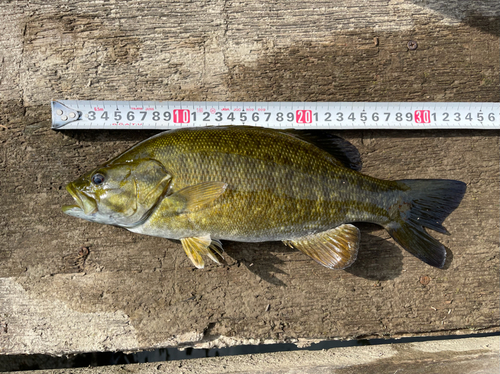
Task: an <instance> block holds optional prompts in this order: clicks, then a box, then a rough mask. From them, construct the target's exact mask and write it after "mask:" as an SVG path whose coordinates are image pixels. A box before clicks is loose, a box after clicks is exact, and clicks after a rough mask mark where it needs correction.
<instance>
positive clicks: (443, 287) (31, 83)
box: [0, 0, 500, 354]
mask: <svg viewBox="0 0 500 374" xmlns="http://www.w3.org/2000/svg"><path fill="white" fill-rule="evenodd" d="M366 3H367V5H369V6H370V9H371V10H372V11H371V12H369V13H367V12H366V11H365V8H360V6H359V5H356V4H357V3H356V2H354V1H347V0H344V1H342V2H336V3H335V5H334V4H332V3H331V2H317V1H312V0H309V1H300V2H288V3H287V5H286V6H285V5H281V3H279V2H271V3H264V2H257V1H249V2H245V3H240V2H226V1H203V2H194V3H193V2H173V1H172V2H168V5H163V6H161V5H159V4H158V3H156V2H151V1H145V0H143V1H136V2H132V3H129V4H128V5H127V7H120V6H119V5H117V4H115V3H97V2H96V3H88V2H83V1H77V0H72V1H69V2H62V1H60V0H58V1H54V2H52V3H51V4H47V3H45V2H36V1H30V2H29V3H28V2H27V1H26V2H23V1H19V2H16V3H4V4H1V5H0V20H2V22H0V25H1V26H0V27H2V30H3V31H4V32H3V34H2V37H1V40H2V44H0V48H1V49H2V51H1V55H2V56H5V57H3V65H2V69H3V70H2V85H1V86H0V94H1V96H0V108H1V109H0V124H1V125H2V126H3V127H0V144H1V148H0V175H1V177H2V178H1V179H0V185H1V189H0V196H1V201H2V203H3V209H2V211H1V212H0V227H1V230H0V240H1V243H0V244H1V245H0V327H1V328H0V352H1V353H3V354H29V353H47V354H68V353H72V352H83V351H106V350H111V351H113V350H136V349H148V348H154V347H168V346H182V345H196V346H198V347H211V346H225V345H234V344H244V343H245V344H246V343H259V342H266V341H273V342H274V341H294V342H304V341H306V342H307V341H309V340H310V339H330V338H342V339H347V338H357V337H358V338H359V337H380V336H392V337H399V336H408V335H409V336H415V335H417V336H418V335H421V334H424V335H429V334H450V333H464V332H467V333H468V332H470V331H498V330H499V326H498V321H499V307H498V297H499V290H498V281H499V272H498V269H499V256H498V246H499V237H498V232H499V220H500V217H499V211H500V207H499V205H500V204H499V200H498V196H499V162H500V155H499V137H498V135H499V132H498V131H489V132H486V131H454V132H446V131H432V132H431V131H413V132H390V131H359V132H349V131H345V132H342V136H344V137H345V138H346V139H348V140H350V141H352V142H353V144H355V145H356V146H357V147H358V148H359V150H360V152H361V153H362V156H363V160H364V172H365V173H366V174H369V175H372V176H375V177H380V178H388V179H403V178H450V179H459V180H462V181H464V182H466V183H467V185H468V193H467V195H466V196H465V198H464V200H463V202H462V204H461V205H460V207H459V208H458V209H457V210H456V211H455V212H454V213H453V214H452V215H451V216H450V217H449V219H448V220H447V221H446V222H445V225H446V227H447V228H448V229H449V231H450V232H451V234H452V235H451V236H446V237H445V236H442V235H436V237H438V238H439V240H441V241H442V242H443V243H444V244H445V245H447V246H448V247H449V248H450V259H451V260H450V261H449V262H448V264H447V266H446V269H444V270H438V269H434V268H431V267H429V266H427V265H425V264H423V263H422V262H420V261H419V260H417V259H415V258H413V257H411V256H410V255H409V254H407V253H406V252H404V251H402V250H401V249H400V248H399V247H398V246H397V245H395V244H394V242H393V241H392V240H391V239H390V238H389V237H388V235H387V234H386V233H385V232H384V231H382V230H379V229H378V228H377V227H375V226H368V225H363V226H362V245H361V253H360V256H359V259H358V261H357V262H356V263H355V265H354V266H353V267H352V268H350V269H349V270H348V271H340V272H335V271H330V270H327V269H324V268H322V267H320V266H319V265H317V264H315V263H313V262H312V261H310V260H309V259H308V258H306V257H305V256H304V255H302V254H301V253H298V252H296V251H293V250H291V249H288V248H286V247H284V246H283V245H281V244H279V243H263V244H241V243H225V246H224V247H225V250H226V256H225V257H226V260H227V265H225V266H220V267H218V266H215V265H209V266H208V267H207V268H206V269H205V270H203V271H198V270H196V271H195V270H193V268H192V266H191V264H190V263H189V261H188V260H187V259H186V258H185V255H184V253H183V251H182V250H181V248H180V245H179V244H178V243H173V242H170V241H167V240H161V239H159V238H152V237H145V236H138V235H134V234H132V233H129V232H126V231H124V230H121V229H118V228H114V227H107V226H99V225H97V224H92V223H89V222H83V221H79V220H76V219H72V218H70V217H67V216H64V215H63V214H62V213H61V212H60V206H61V205H63V204H65V203H68V202H69V201H70V198H69V195H67V193H66V192H65V190H64V185H65V184H66V183H67V182H68V181H71V180H72V179H74V178H75V177H76V176H77V175H79V174H81V173H82V172H83V171H86V170H88V169H90V168H92V167H94V166H96V165H97V164H99V163H101V162H103V161H105V160H107V159H109V158H111V157H112V156H113V155H116V154H118V153H119V152H121V151H123V150H125V149H126V148H127V147H129V146H130V145H132V144H134V143H135V142H136V141H138V140H141V139H144V138H146V137H148V136H149V135H151V134H152V133H150V132H140V133H138V132H105V131H103V132H76V131H67V132H53V131H51V130H50V129H49V125H50V124H49V118H50V107H49V100H50V99H52V98H63V99H64V98H78V99H113V98H116V99H120V100H127V99H138V100H141V99H144V100H146V99H158V100H243V101H259V100H276V101H279V100H281V101H299V100H308V101H323V100H329V101H343V100H346V101H356V100H361V101H363V100H366V101H378V100H380V101H392V100H395V101H399V100H400V101H412V100H420V101H443V100H445V101H500V91H499V89H498V88H499V86H500V80H499V67H500V62H499V53H498V52H499V49H498V46H499V32H498V30H499V24H500V22H499V14H500V10H499V9H498V5H495V6H491V2H487V1H485V2H477V3H476V2H475V3H474V4H476V5H474V6H475V8H473V7H472V5H468V3H466V2H457V8H456V9H455V8H453V9H451V10H450V9H449V10H446V11H442V10H441V9H444V8H445V5H446V4H448V3H447V2H444V1H436V2H433V4H432V5H429V6H427V7H425V6H421V5H419V2H413V1H401V2H398V4H389V3H388V2H379V1H375V0H374V1H368V2H366ZM473 10H474V12H473ZM471 14H472V15H471ZM374 38H378V45H375V43H374ZM408 40H416V41H417V42H418V43H419V47H418V49H417V50H416V51H408V50H407V48H406V43H407V41H408ZM19 46H21V47H19ZM82 247H86V248H88V249H89V250H90V254H89V256H88V257H86V258H85V259H84V258H82V256H81V255H80V254H79V252H80V251H81V248H82ZM423 276H426V277H428V278H429V280H430V282H429V283H428V284H427V282H423V283H425V284H422V282H420V280H421V277H423Z"/></svg>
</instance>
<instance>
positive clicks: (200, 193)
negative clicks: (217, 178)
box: [169, 182, 228, 213]
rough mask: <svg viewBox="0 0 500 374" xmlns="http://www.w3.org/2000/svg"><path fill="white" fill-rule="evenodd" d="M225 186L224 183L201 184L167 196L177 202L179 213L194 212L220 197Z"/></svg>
mask: <svg viewBox="0 0 500 374" xmlns="http://www.w3.org/2000/svg"><path fill="white" fill-rule="evenodd" d="M227 186H228V185H227V183H224V182H203V183H199V184H196V185H194V186H188V187H185V188H183V189H182V190H180V191H177V192H175V193H174V194H172V195H171V196H169V199H172V200H173V201H174V200H175V201H177V203H178V212H179V213H189V212H195V211H197V210H199V209H202V208H203V207H204V206H206V205H207V204H210V203H211V202H212V201H214V200H215V199H217V198H218V197H219V196H220V195H222V194H223V193H224V191H226V188H227Z"/></svg>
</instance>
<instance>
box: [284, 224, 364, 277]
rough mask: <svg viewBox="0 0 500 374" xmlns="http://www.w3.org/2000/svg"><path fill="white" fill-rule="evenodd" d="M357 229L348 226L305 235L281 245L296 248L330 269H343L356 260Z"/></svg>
mask: <svg viewBox="0 0 500 374" xmlns="http://www.w3.org/2000/svg"><path fill="white" fill-rule="evenodd" d="M359 238H360V234H359V229H358V228H357V227H356V226H353V225H350V224H344V225H340V226H338V227H335V228H334V229H331V230H327V231H323V232H320V233H318V234H313V235H307V236H304V237H302V238H298V239H293V240H284V241H283V243H285V245H288V246H290V247H292V248H296V249H298V250H300V251H301V252H303V253H305V254H306V255H308V256H309V257H311V258H312V259H313V260H314V261H316V262H318V263H320V264H321V265H323V266H326V267H327V268H330V269H345V268H347V267H348V266H351V265H352V263H353V262H354V261H355V260H356V257H357V255H358V247H359Z"/></svg>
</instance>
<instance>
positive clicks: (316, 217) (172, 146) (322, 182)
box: [140, 128, 394, 241]
mask: <svg viewBox="0 0 500 374" xmlns="http://www.w3.org/2000/svg"><path fill="white" fill-rule="evenodd" d="M251 130H252V129H245V132H244V133H243V135H240V134H238V133H236V132H231V133H229V134H226V136H220V137H219V136H217V135H218V133H220V132H221V130H219V129H218V128H214V129H212V131H204V132H197V131H184V132H178V133H177V134H178V136H172V137H166V138H161V137H159V138H157V142H155V143H156V144H155V143H153V144H152V145H151V148H152V149H154V151H153V152H152V154H151V157H152V158H155V159H157V160H160V161H161V162H162V163H163V164H164V165H165V168H166V170H168V171H169V172H171V174H172V175H174V176H175V178H174V180H173V181H172V184H173V190H174V191H178V190H180V189H182V188H184V187H187V186H191V185H196V184H198V183H201V182H204V181H224V182H226V183H228V185H229V187H228V190H227V191H226V192H225V193H224V194H223V195H222V196H220V197H219V198H218V199H217V200H216V201H214V203H213V204H212V206H211V207H209V208H207V209H204V210H202V211H199V212H194V213H191V214H189V215H187V216H186V217H185V220H184V221H183V222H179V220H178V217H172V218H171V220H170V221H168V218H167V217H165V215H163V214H162V213H163V209H162V206H160V207H159V209H158V210H157V212H156V213H155V214H153V216H152V217H151V219H150V220H149V221H148V222H146V223H145V226H144V227H142V228H141V229H140V230H141V231H147V230H150V229H151V230H154V232H155V233H156V234H159V235H158V236H160V235H162V234H161V233H162V232H163V235H166V237H170V238H172V237H173V238H175V239H180V237H184V236H186V235H189V232H188V231H190V230H193V231H198V233H203V234H207V233H210V234H211V235H212V237H213V238H218V239H228V240H236V241H269V240H283V239H290V238H296V237H301V236H304V235H306V234H311V233H314V232H320V231H324V230H325V229H326V228H329V227H332V226H337V225H338V224H340V223H343V222H344V221H346V219H347V220H350V221H357V220H366V217H367V216H369V215H371V211H372V210H373V209H375V207H376V205H375V204H370V201H373V200H374V199H373V197H376V198H380V196H381V195H380V192H382V191H386V192H387V191H389V193H391V194H393V193H394V192H393V191H390V190H389V186H388V185H390V184H394V183H393V182H385V181H378V180H374V179H372V178H370V177H366V176H364V175H362V174H359V173H356V172H355V171H352V170H349V169H345V168H343V167H342V166H339V165H337V163H336V162H334V163H332V161H331V159H332V158H331V157H330V155H328V154H326V152H324V151H322V150H320V149H318V148H316V147H314V146H312V145H311V144H309V143H306V142H304V141H302V140H300V139H295V138H292V137H291V136H287V137H286V139H282V136H274V137H273V136H269V134H268V133H266V132H262V131H251ZM271 134H273V133H271ZM289 138H291V139H289ZM284 140H285V141H284ZM187 145H188V146H187ZM141 157H143V155H141ZM357 179H365V180H364V181H363V183H362V186H361V187H362V188H361V191H365V194H362V192H361V191H356V190H358V189H357V188H356V187H355V186H356V183H359V182H357ZM344 185H347V186H353V188H351V187H348V188H345V187H344ZM356 193H357V195H355V194H356ZM363 197H364V199H363ZM355 198H356V199H357V200H354V199H355ZM387 199H388V198H387ZM387 199H385V200H387ZM379 200H381V201H380V202H381V203H382V202H383V200H384V199H379ZM381 208H382V207H381ZM382 209H383V208H382ZM380 211H381V209H377V211H375V212H374V213H375V214H377V213H378V215H377V216H376V219H379V218H380ZM360 213H361V214H360ZM374 219H375V218H374ZM175 225H177V226H178V227H179V229H180V227H184V230H183V232H181V233H180V235H177V237H176V236H175V235H174V234H173V233H170V232H168V233H165V231H166V230H165V229H164V227H165V226H167V227H173V226H175ZM191 234H192V233H191Z"/></svg>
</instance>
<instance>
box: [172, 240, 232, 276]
mask: <svg viewBox="0 0 500 374" xmlns="http://www.w3.org/2000/svg"><path fill="white" fill-rule="evenodd" d="M181 243H182V248H183V249H184V252H186V255H187V256H188V258H189V259H190V260H191V262H192V263H193V265H194V266H196V267H197V268H198V269H203V268H204V267H205V261H204V260H203V257H202V256H208V257H209V258H210V259H211V260H212V261H214V262H215V263H217V264H220V263H221V261H220V260H221V259H222V252H221V251H222V244H221V242H220V241H218V240H215V239H211V238H210V235H205V236H199V237H191V238H183V239H181Z"/></svg>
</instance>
